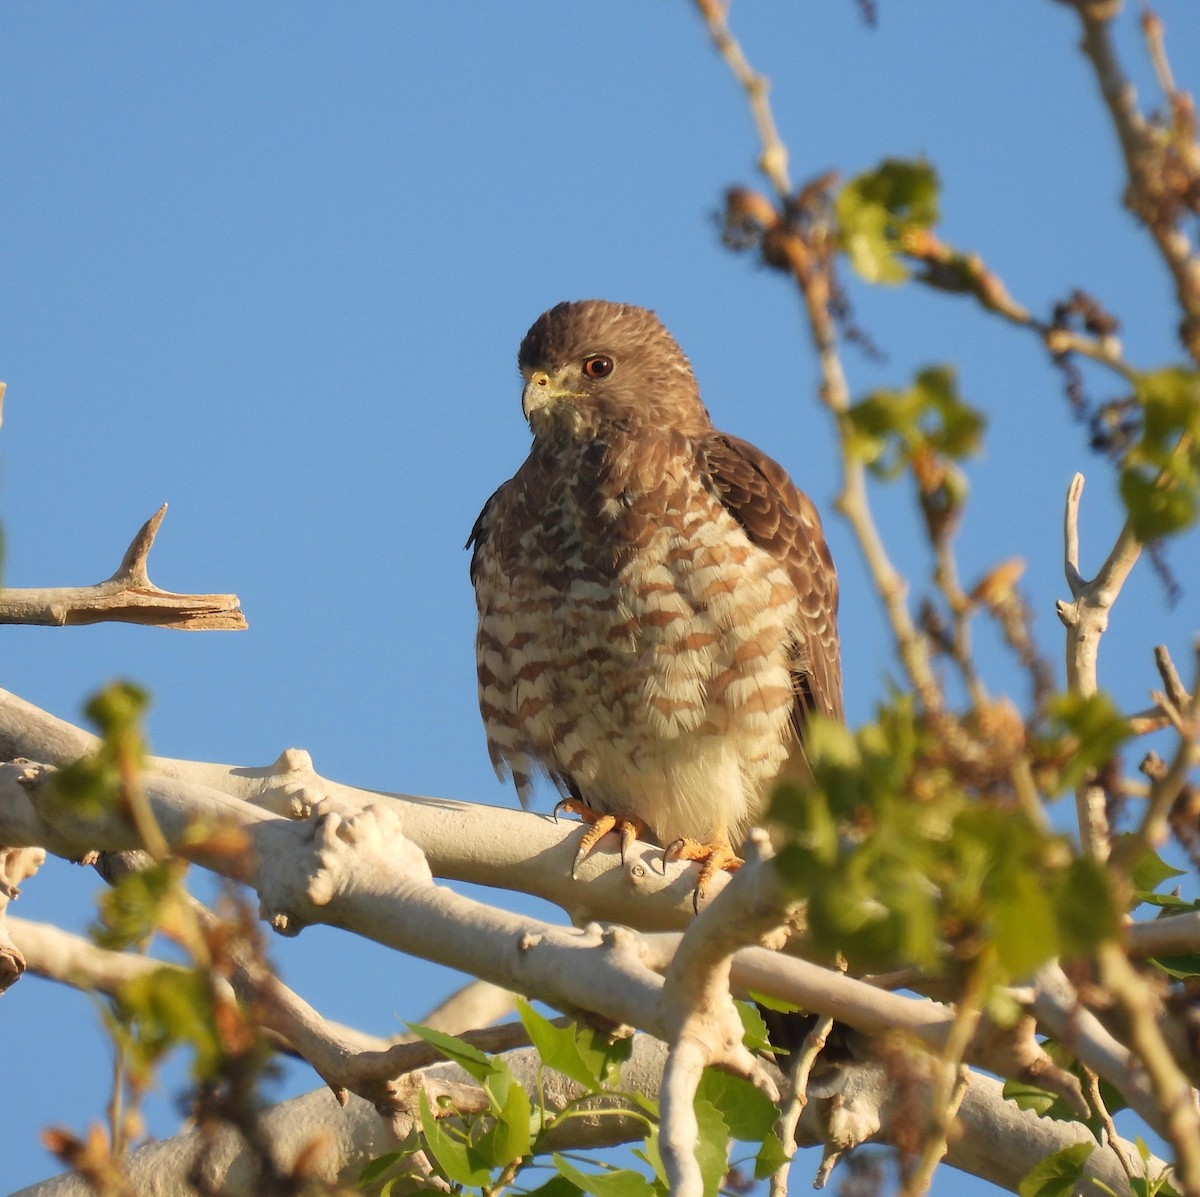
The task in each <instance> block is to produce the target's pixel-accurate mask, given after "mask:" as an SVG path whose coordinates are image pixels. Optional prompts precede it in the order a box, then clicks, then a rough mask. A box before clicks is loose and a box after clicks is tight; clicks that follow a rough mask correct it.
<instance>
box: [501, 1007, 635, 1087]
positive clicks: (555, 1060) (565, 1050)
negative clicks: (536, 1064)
mask: <svg viewBox="0 0 1200 1197" xmlns="http://www.w3.org/2000/svg"><path fill="white" fill-rule="evenodd" d="M516 1005H517V1015H518V1016H519V1017H520V1019H521V1023H522V1025H523V1026H524V1027H525V1030H526V1031H528V1032H529V1038H530V1041H531V1042H532V1043H533V1046H534V1047H535V1048H536V1049H537V1053H538V1055H539V1056H540V1057H541V1060H542V1063H543V1064H545V1065H546V1067H547V1068H553V1069H554V1071H555V1072H561V1073H562V1074H563V1076H568V1077H570V1078H571V1080H573V1081H578V1082H579V1083H580V1084H581V1085H583V1086H584V1087H585V1088H586V1089H588V1090H589V1091H591V1092H593V1093H595V1092H598V1091H599V1090H600V1089H602V1088H604V1086H605V1085H608V1084H612V1083H614V1082H615V1080H616V1077H617V1075H618V1073H619V1072H620V1068H621V1065H622V1064H623V1063H624V1062H625V1061H626V1060H628V1059H629V1053H630V1052H631V1051H632V1050H633V1041H632V1040H631V1039H612V1038H610V1037H609V1036H606V1035H604V1034H602V1033H601V1032H599V1031H596V1030H593V1029H592V1028H591V1027H579V1026H575V1025H574V1024H572V1025H570V1026H566V1027H556V1026H555V1025H554V1024H553V1023H552V1022H551V1021H550V1020H549V1019H547V1018H543V1017H542V1016H541V1015H540V1014H539V1013H538V1012H537V1011H536V1010H535V1009H534V1008H533V1007H532V1006H531V1005H530V1004H529V1003H528V1002H526V1001H524V1000H523V999H521V998H517V1002H516Z"/></svg>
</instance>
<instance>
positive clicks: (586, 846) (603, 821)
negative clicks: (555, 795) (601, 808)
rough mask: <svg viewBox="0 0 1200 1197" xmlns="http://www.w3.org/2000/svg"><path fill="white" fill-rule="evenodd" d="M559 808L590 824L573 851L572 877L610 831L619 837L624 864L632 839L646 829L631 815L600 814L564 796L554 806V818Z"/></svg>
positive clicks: (642, 823)
mask: <svg viewBox="0 0 1200 1197" xmlns="http://www.w3.org/2000/svg"><path fill="white" fill-rule="evenodd" d="M560 810H565V811H567V812H569V813H570V814H573V815H578V816H579V817H580V818H581V819H582V820H583V821H584V822H585V823H589V824H590V825H591V826H589V827H588V829H587V831H585V832H584V833H583V839H581V840H580V841H579V850H578V851H577V852H576V853H575V859H574V860H573V861H572V862H571V876H572V877H574V876H575V870H576V869H578V868H579V866H580V865H581V864H582V863H583V862H584V861H585V860H587V858H588V857H589V856H590V855H591V854H592V849H593V848H595V846H596V845H597V844H598V843H599V842H600V841H601V840H602V839H603V838H604V837H605V836H606V835H607V834H608V833H609V832H610V831H616V832H617V833H618V834H619V835H620V837H621V863H622V864H624V863H625V854H626V853H627V852H628V851H629V849H630V848H631V847H633V841H634V840H636V839H637V838H638V836H640V835H641V834H642V832H643V831H645V830H646V824H645V823H644V822H642V820H641V819H638V818H635V817H634V816H633V815H608V814H604V815H602V814H600V813H598V812H597V811H594V810H592V809H591V807H589V806H584V804H583V803H582V802H576V801H575V800H574V799H572V798H564V799H563V800H562V801H561V802H560V803H559V804H558V805H557V806H556V807H555V808H554V815H555V817H556V818H557V817H558V812H559V811H560Z"/></svg>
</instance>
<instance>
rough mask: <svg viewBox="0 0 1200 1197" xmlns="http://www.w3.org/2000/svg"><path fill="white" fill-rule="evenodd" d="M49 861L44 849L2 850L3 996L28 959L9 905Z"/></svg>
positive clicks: (0, 986)
mask: <svg viewBox="0 0 1200 1197" xmlns="http://www.w3.org/2000/svg"><path fill="white" fill-rule="evenodd" d="M45 860H46V853H45V851H44V850H43V849H42V848H0V994H3V993H4V991H5V990H6V989H7V988H8V987H9V986H10V985H13V984H14V983H15V982H17V981H19V980H20V979H21V976H22V974H23V973H24V972H25V969H26V967H27V965H28V960H27V959H26V956H25V954H24V953H23V952H22V950H21V945H20V943H19V942H18V939H17V938H14V936H13V924H14V920H13V919H11V918H10V917H9V914H8V904H9V902H11V901H12V900H13V899H14V898H16V897H18V896H19V895H20V893H21V890H20V885H21V882H22V881H26V880H28V878H30V877H32V876H33V875H34V873H36V872H37V871H38V869H40V868H41V867H42V865H43V863H44V862H45Z"/></svg>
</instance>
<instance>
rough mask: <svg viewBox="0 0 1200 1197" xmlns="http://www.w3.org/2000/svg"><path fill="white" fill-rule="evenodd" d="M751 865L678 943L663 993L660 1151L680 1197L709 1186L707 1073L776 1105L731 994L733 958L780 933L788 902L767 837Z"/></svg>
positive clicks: (761, 835) (694, 1196)
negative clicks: (703, 1164)
mask: <svg viewBox="0 0 1200 1197" xmlns="http://www.w3.org/2000/svg"><path fill="white" fill-rule="evenodd" d="M752 843H753V845H754V851H753V852H751V854H750V861H749V863H748V864H746V865H744V866H743V867H742V869H741V870H740V871H739V872H738V873H737V874H735V876H734V878H733V881H732V882H731V883H730V884H729V885H728V886H727V887H726V889H725V892H724V893H722V894H721V896H720V897H719V898H718V899H717V900H716V901H715V902H713V903H711V904H710V905H709V906H708V907H707V908H706V909H705V910H704V912H703V913H702V914H700V916H699V917H698V918H697V919H696V921H695V922H694V923H693V924H692V925H691V926H690V927H689V928H688V929H687V931H686V932H685V933H684V935H683V937H682V938H681V939H680V942H679V947H678V949H677V950H676V952H675V954H674V957H673V959H672V960H671V963H670V965H669V966H668V968H667V973H666V978H665V981H664V984H663V991H662V1011H663V1016H664V1019H665V1021H666V1023H667V1025H668V1026H669V1027H670V1028H671V1032H672V1033H671V1035H670V1037H669V1042H670V1045H671V1046H670V1048H669V1050H668V1052H667V1063H666V1066H665V1068H664V1071H663V1089H662V1125H661V1128H660V1138H659V1143H660V1147H661V1149H662V1157H663V1165H664V1167H665V1168H666V1172H667V1177H668V1179H669V1180H670V1182H671V1191H672V1194H673V1195H674V1197H700V1195H701V1194H702V1193H703V1192H704V1182H703V1179H702V1177H701V1175H700V1165H699V1163H698V1160H697V1157H696V1137H697V1134H698V1128H697V1123H696V1113H695V1098H696V1086H697V1085H698V1084H699V1082H700V1076H701V1073H702V1072H703V1071H704V1069H705V1067H706V1066H708V1065H715V1066H717V1067H719V1068H724V1069H726V1070H728V1071H730V1072H733V1073H735V1074H737V1075H740V1076H744V1077H746V1078H748V1079H749V1080H751V1081H753V1082H754V1084H755V1085H757V1086H758V1087H759V1088H760V1089H762V1090H763V1091H764V1092H766V1093H767V1094H768V1096H769V1097H770V1098H771V1100H772V1101H778V1099H779V1092H778V1090H777V1089H776V1087H775V1083H774V1081H773V1080H772V1079H771V1078H770V1077H769V1076H768V1075H767V1073H766V1071H765V1069H764V1066H763V1063H762V1061H761V1060H760V1059H759V1058H758V1057H756V1056H755V1055H754V1054H753V1053H752V1052H750V1051H749V1050H748V1049H747V1048H746V1047H745V1046H743V1044H742V1034H743V1031H742V1022H741V1018H740V1017H739V1015H738V1012H737V1008H736V1007H735V1006H734V1004H733V999H732V997H731V995H730V992H729V975H730V969H731V967H732V963H733V955H734V952H735V951H736V950H737V949H738V948H739V947H741V946H742V945H743V944H746V943H753V942H755V941H756V940H758V939H760V938H762V937H763V936H764V935H766V934H767V933H769V932H771V931H775V930H777V929H778V928H779V927H780V924H781V921H782V918H783V912H784V911H785V909H786V905H787V904H786V901H785V900H784V898H783V894H782V888H781V886H780V885H779V882H778V879H777V877H776V874H775V871H774V869H773V868H771V867H770V865H769V864H767V863H766V861H767V859H768V858H769V856H770V844H769V843H768V841H767V837H766V833H765V832H763V831H757V832H755V833H754V836H753V837H752Z"/></svg>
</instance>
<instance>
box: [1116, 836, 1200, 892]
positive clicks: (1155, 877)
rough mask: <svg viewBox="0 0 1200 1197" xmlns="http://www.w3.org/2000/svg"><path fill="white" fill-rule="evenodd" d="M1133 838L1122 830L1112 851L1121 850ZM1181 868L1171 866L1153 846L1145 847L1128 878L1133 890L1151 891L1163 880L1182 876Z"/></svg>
mask: <svg viewBox="0 0 1200 1197" xmlns="http://www.w3.org/2000/svg"><path fill="white" fill-rule="evenodd" d="M1132 838H1133V833H1132V832H1128V831H1126V832H1124V833H1123V834H1121V835H1119V836H1117V837H1116V839H1115V840H1114V842H1113V851H1114V852H1118V853H1119V852H1121V851H1122V850H1123V849H1122V847H1121V845H1122V844H1123V843H1125V842H1126V841H1127V840H1131V839H1132ZM1183 875H1184V870H1183V869H1175V868H1172V867H1171V866H1170V865H1169V864H1167V862H1166V861H1165V860H1163V858H1162V857H1161V856H1159V854H1158V853H1157V852H1155V851H1154V849H1153V848H1147V849H1146V850H1145V852H1143V854H1142V855H1141V857H1139V859H1138V860H1137V861H1136V862H1135V863H1134V865H1133V867H1132V868H1131V869H1130V870H1129V880H1130V882H1131V883H1132V885H1133V888H1134V889H1135V890H1141V891H1144V892H1146V893H1153V892H1154V891H1155V890H1156V889H1158V887H1159V886H1160V885H1162V883H1163V882H1164V881H1170V880H1171V878H1172V877H1182V876H1183Z"/></svg>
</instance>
